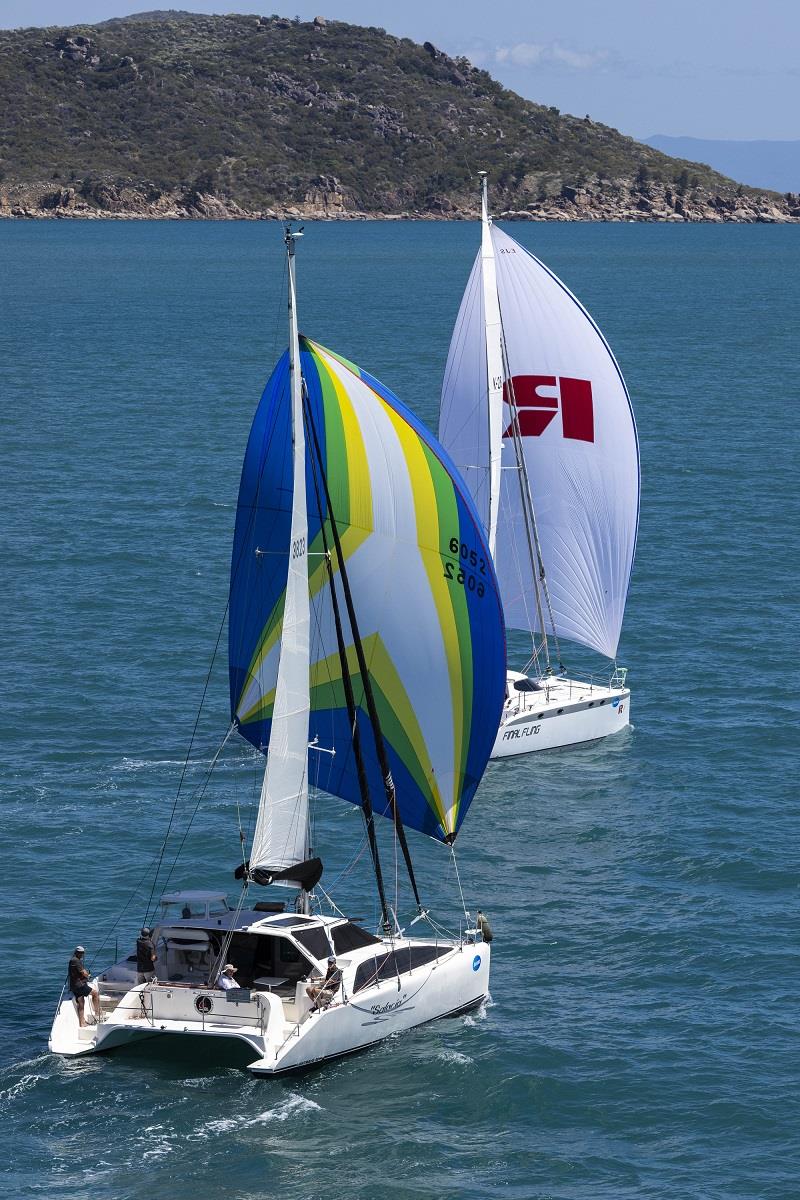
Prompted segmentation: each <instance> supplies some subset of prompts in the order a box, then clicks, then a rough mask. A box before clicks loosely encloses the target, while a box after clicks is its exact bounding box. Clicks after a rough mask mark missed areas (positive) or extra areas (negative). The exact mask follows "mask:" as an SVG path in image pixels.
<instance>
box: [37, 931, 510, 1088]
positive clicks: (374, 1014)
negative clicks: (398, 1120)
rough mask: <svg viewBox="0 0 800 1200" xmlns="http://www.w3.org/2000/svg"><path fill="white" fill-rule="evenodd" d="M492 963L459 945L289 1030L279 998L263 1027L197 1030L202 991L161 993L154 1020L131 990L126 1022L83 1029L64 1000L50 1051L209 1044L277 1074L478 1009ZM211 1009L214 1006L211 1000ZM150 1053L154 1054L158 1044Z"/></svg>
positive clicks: (75, 1053)
mask: <svg viewBox="0 0 800 1200" xmlns="http://www.w3.org/2000/svg"><path fill="white" fill-rule="evenodd" d="M490 958H491V955H490V949H489V946H488V945H487V944H486V943H483V942H479V943H477V944H474V945H469V944H464V945H463V946H460V947H457V948H456V949H455V951H454V952H453V953H452V954H448V955H446V956H445V957H444V958H442V959H439V960H437V961H435V962H433V963H429V964H426V965H425V966H421V967H418V968H416V969H415V970H413V971H410V972H406V973H404V974H403V975H402V976H401V977H400V986H399V987H398V980H397V977H395V978H393V979H390V980H387V981H386V982H384V983H381V984H379V985H378V986H376V987H371V988H368V989H366V990H365V992H364V993H356V995H355V996H354V997H352V999H348V1000H347V1002H346V1003H335V1004H332V1005H331V1006H330V1007H329V1008H327V1009H325V1010H324V1011H321V1012H319V1013H315V1014H312V1015H311V1016H307V1017H306V1018H305V1019H304V1020H303V1021H302V1022H299V1023H298V1024H297V1025H295V1026H294V1027H287V1026H286V1024H285V1022H284V1021H283V1020H282V1019H279V1020H278V1021H274V1020H272V1021H271V1020H270V1010H271V1012H273V1013H274V1012H276V1011H278V1010H279V1009H280V1002H279V1001H278V1000H277V998H275V997H270V996H267V997H263V998H262V999H263V1001H264V1004H265V1007H266V1009H267V1010H268V1011H267V1012H266V1013H265V1015H264V1020H263V1022H262V1023H261V1025H260V1028H259V1027H258V1026H257V1025H256V1024H253V1025H244V1024H239V1025H238V1027H237V1026H231V1025H227V1026H226V1025H225V1024H223V1023H222V1021H220V1022H219V1023H217V1024H215V1023H213V1022H215V1021H217V1019H218V1018H217V1017H216V1016H215V1015H210V1016H209V1017H208V1019H207V1020H206V1021H205V1022H204V1024H203V1025H200V1024H199V1023H198V1020H197V1016H196V1013H195V1014H194V1016H193V1015H192V1007H193V1006H194V1004H195V1000H196V999H197V995H198V993H199V994H205V992H204V990H203V989H195V990H192V991H191V992H190V991H188V990H187V991H184V992H179V991H178V989H175V990H174V991H172V992H170V990H169V989H168V988H164V989H163V992H164V996H163V1001H164V1005H165V1006H164V1007H163V1008H162V1009H161V1010H160V1011H161V1015H156V1016H155V1019H152V1018H150V1019H148V1018H145V1017H144V1016H143V1015H142V1014H139V1013H138V1012H137V1009H138V1008H140V1003H139V994H140V993H141V992H143V990H144V989H143V988H142V987H138V988H135V989H132V991H131V992H130V993H128V995H127V996H126V997H125V998H124V1000H123V1006H125V1007H126V1008H127V1010H128V1015H127V1016H125V1015H121V1014H120V1013H119V1012H117V1013H115V1014H114V1015H113V1016H112V1017H111V1018H110V1019H109V1020H106V1021H101V1023H100V1024H99V1025H89V1026H87V1027H86V1028H85V1029H79V1027H78V1018H77V1012H76V1009H75V1005H74V1003H73V1002H72V1001H71V1000H64V1001H62V1003H61V1004H60V1006H59V1010H58V1012H57V1014H56V1018H55V1021H54V1022H53V1028H52V1031H51V1035H50V1040H49V1048H50V1050H51V1052H52V1053H54V1054H60V1055H64V1056H66V1057H70V1058H73V1057H82V1056H84V1055H88V1054H99V1053H103V1052H105V1051H110V1050H116V1049H120V1048H123V1047H127V1046H132V1045H135V1044H136V1043H142V1042H145V1041H149V1042H151V1043H152V1042H153V1041H154V1040H155V1039H158V1040H159V1041H163V1040H164V1039H167V1040H170V1041H174V1040H175V1039H176V1038H187V1037H189V1038H192V1039H194V1040H196V1039H197V1038H212V1039H214V1042H215V1043H216V1045H217V1046H218V1047H220V1048H221V1047H222V1046H223V1045H224V1043H225V1042H227V1043H228V1044H229V1045H230V1044H231V1043H235V1044H236V1050H237V1054H239V1055H241V1053H242V1052H243V1051H244V1053H245V1057H251V1058H252V1061H250V1062H249V1063H247V1064H246V1065H247V1066H248V1069H249V1070H250V1071H252V1072H253V1073H254V1074H256V1075H279V1074H282V1073H284V1072H289V1071H298V1070H303V1069H306V1068H308V1067H311V1066H315V1065H317V1064H320V1063H323V1062H325V1061H327V1060H328V1059H334V1058H341V1057H343V1056H344V1055H346V1054H352V1053H355V1052H357V1051H359V1050H365V1049H367V1048H368V1047H370V1046H373V1045H375V1044H377V1043H378V1042H381V1041H383V1040H385V1039H386V1038H387V1037H391V1036H393V1035H394V1034H396V1033H402V1032H404V1031H405V1030H408V1029H413V1028H414V1027H416V1026H417V1025H424V1024H426V1023H427V1022H428V1021H434V1020H437V1019H439V1018H442V1017H448V1016H455V1015H456V1014H457V1013H460V1012H465V1011H468V1010H469V1009H471V1008H475V1007H477V1006H478V1005H479V1004H480V1003H481V1002H482V1001H483V1000H484V999H485V998H486V997H487V995H488V993H489V970H490ZM147 998H148V994H147V993H146V992H145V999H147ZM214 1003H215V1004H218V1003H219V1001H218V1000H217V998H216V997H215V998H214ZM176 1004H177V1005H178V1006H179V1009H176V1008H175V1006H176ZM170 1005H171V1006H172V1008H170V1007H169V1006H170ZM173 1010H174V1011H173ZM143 1011H144V1010H143V1009H142V1013H143ZM235 1019H236V1020H237V1021H238V1020H246V1019H247V1018H241V1019H240V1018H238V1017H237V1018H235ZM231 1049H233V1046H231ZM153 1053H157V1049H156V1047H155V1046H153Z"/></svg>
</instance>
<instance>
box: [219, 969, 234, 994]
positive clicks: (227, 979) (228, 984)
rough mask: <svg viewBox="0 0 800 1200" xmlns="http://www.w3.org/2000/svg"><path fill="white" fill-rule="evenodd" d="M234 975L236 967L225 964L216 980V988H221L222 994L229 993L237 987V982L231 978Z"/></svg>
mask: <svg viewBox="0 0 800 1200" xmlns="http://www.w3.org/2000/svg"><path fill="white" fill-rule="evenodd" d="M235 974H236V967H235V966H234V965H233V963H225V966H224V967H223V968H222V971H221V973H220V976H219V979H218V980H217V987H218V988H222V990H223V992H229V991H230V990H231V988H235V987H238V986H239V983H238V980H236V979H234V978H233V977H234V975H235Z"/></svg>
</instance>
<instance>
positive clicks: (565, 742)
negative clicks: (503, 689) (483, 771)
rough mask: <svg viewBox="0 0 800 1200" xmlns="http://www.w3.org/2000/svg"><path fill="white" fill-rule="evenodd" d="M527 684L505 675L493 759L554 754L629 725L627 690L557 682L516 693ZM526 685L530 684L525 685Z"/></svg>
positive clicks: (513, 674) (513, 673)
mask: <svg viewBox="0 0 800 1200" xmlns="http://www.w3.org/2000/svg"><path fill="white" fill-rule="evenodd" d="M523 680H526V677H525V676H524V675H521V674H520V673H519V672H517V671H509V672H508V695H509V697H510V699H509V700H508V701H507V702H506V706H505V708H504V709H503V717H502V720H501V723H500V728H499V730H498V731H497V738H496V740H495V744H494V749H493V750H492V758H493V759H497V758H513V757H515V756H516V755H518V754H530V753H532V752H533V751H535V750H555V749H557V748H558V747H561V746H575V745H578V744H580V743H581V742H594V741H597V740H598V739H600V738H604V737H608V736H609V735H610V734H612V733H618V732H619V730H620V729H624V728H625V727H626V726H627V725H629V724H630V707H631V705H630V697H631V693H630V688H627V687H625V686H624V684H619V685H618V686H615V680H614V678H613V677H612V679H611V681H610V684H609V685H603V684H597V683H594V682H583V681H581V680H577V679H565V678H563V677H560V676H559V677H556V678H553V679H550V680H547V681H543V682H542V686H541V688H540V689H538V690H536V691H517V690H515V685H516V684H518V683H519V682H521V681H523ZM527 682H529V681H527Z"/></svg>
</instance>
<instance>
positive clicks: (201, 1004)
mask: <svg viewBox="0 0 800 1200" xmlns="http://www.w3.org/2000/svg"><path fill="white" fill-rule="evenodd" d="M194 1006H195V1008H196V1009H197V1011H198V1012H199V1013H202V1014H203V1016H205V1015H206V1013H210V1012H211V1010H212V1009H213V1007H214V1002H213V1000H212V999H211V997H210V996H198V997H197V999H196V1000H195V1002H194Z"/></svg>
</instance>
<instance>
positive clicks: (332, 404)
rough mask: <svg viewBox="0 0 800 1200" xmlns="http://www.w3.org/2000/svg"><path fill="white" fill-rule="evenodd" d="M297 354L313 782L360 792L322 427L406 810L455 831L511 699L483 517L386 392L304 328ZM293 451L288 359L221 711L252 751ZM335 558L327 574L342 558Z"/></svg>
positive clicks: (247, 538)
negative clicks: (338, 629)
mask: <svg viewBox="0 0 800 1200" xmlns="http://www.w3.org/2000/svg"><path fill="white" fill-rule="evenodd" d="M300 362H301V369H302V378H303V383H304V388H305V396H306V402H307V416H310V422H309V421H307V422H306V431H305V441H306V447H305V451H306V453H305V461H306V480H305V491H306V497H307V504H308V543H307V552H308V588H309V594H310V598H311V621H310V627H311V633H310V641H311V650H310V685H311V688H310V698H311V713H310V719H309V741H310V743H311V744H312V749H311V751H310V754H309V767H308V771H309V778H310V781H311V782H312V783H315V784H317V785H318V786H319V787H320V788H321V789H323V790H325V791H327V792H330V793H333V794H334V795H337V796H340V797H342V798H343V799H345V800H348V801H350V802H352V803H354V804H360V803H361V796H360V792H359V785H358V779H357V775H356V766H355V762H354V757H353V753H352V750H351V735H350V729H349V725H348V719H347V710H346V706H345V699H344V694H343V686H342V670H341V660H340V656H339V654H338V652H337V642H336V637H335V632H334V623H333V613H332V605H331V601H330V584H329V579H328V572H327V567H326V562H325V559H324V551H323V536H322V521H323V520H324V521H325V527H326V532H327V540H328V545H329V546H330V545H332V538H331V536H330V534H331V530H330V521H329V520H328V508H327V503H326V499H325V489H324V486H323V480H322V478H321V472H320V470H319V468H318V464H317V463H316V462H315V455H314V440H315V438H316V440H317V442H318V443H319V448H320V453H321V458H322V470H323V472H324V476H325V480H326V481H327V486H328V489H329V494H330V501H331V506H332V509H333V515H334V518H335V521H336V524H337V527H338V531H339V534H340V537H341V544H342V553H343V557H344V559H345V563H346V571H347V576H348V579H349V584H350V588H351V590H352V594H353V597H354V602H355V610H356V619H357V622H358V629H359V633H360V638H361V642H362V644H363V647H364V651H365V655H366V660H367V667H368V671H369V675H370V678H371V681H372V686H373V690H374V694H375V699H376V703H377V708H378V714H379V717H380V724H381V728H382V731H383V736H384V740H385V744H386V747H387V751H388V758H389V763H390V766H391V771H392V775H393V778H394V783H395V786H396V796H397V804H398V808H399V812H400V816H401V818H402V820H403V822H404V823H405V825H406V826H409V827H411V828H413V829H417V830H420V831H422V832H424V833H426V834H429V835H430V836H432V837H434V838H438V839H440V840H442V841H445V840H452V838H453V837H454V836H455V834H456V833H457V831H458V829H459V826H460V825H461V822H462V821H463V819H464V816H465V815H466V811H467V808H468V807H469V803H470V801H471V800H472V797H473V795H474V792H475V789H476V787H477V785H478V782H479V780H480V778H481V775H482V774H483V771H484V768H485V766H486V763H487V761H488V758H489V755H490V753H491V750H492V745H493V741H494V736H495V733H496V730H497V726H498V722H499V719H500V713H501V710H502V705H503V695H504V684H505V635H504V625H503V619H502V611H501V604H500V598H499V594H498V587H497V580H496V577H495V574H494V569H493V566H492V561H491V556H490V555H489V552H488V547H487V544H486V540H485V537H484V534H483V531H482V528H481V522H480V519H479V517H478V514H477V512H476V511H475V507H474V504H473V502H472V500H471V498H470V497H469V495H468V494H467V493H466V492H465V491H464V490H463V485H462V484H461V483H460V481H459V480H458V474H457V472H456V470H455V469H454V467H453V465H452V463H451V462H450V460H449V459H448V457H447V455H446V453H445V452H444V451H443V450H442V448H441V446H439V444H438V443H437V442H436V440H435V439H434V438H433V437H432V436H431V435H430V434H429V433H428V432H427V431H426V430H425V429H424V427H423V426H422V425H421V424H420V422H419V421H418V420H417V419H416V418H415V417H414V416H413V415H412V413H411V412H410V411H409V410H408V409H407V408H406V407H405V406H404V405H403V404H401V403H400V401H399V400H398V399H397V398H396V397H395V396H394V395H392V393H391V392H390V391H388V389H386V388H385V387H384V386H383V385H382V384H380V383H379V382H378V381H377V380H376V379H374V378H372V377H371V376H370V375H368V374H366V372H364V371H361V370H360V369H359V368H358V367H356V366H354V365H353V364H352V363H349V362H347V361H346V360H345V359H342V358H340V357H339V356H338V355H336V354H334V353H333V352H332V351H330V350H326V349H325V348H324V347H322V346H320V345H318V344H316V343H315V342H312V341H309V340H308V339H306V338H301V339H300ZM292 461H293V460H292V442H291V403H290V372H289V358H288V355H284V356H283V358H282V359H281V360H280V362H279V363H278V365H277V366H276V368H275V371H274V372H273V375H272V377H271V379H270V380H269V382H268V384H267V386H266V389H265V391H264V394H263V396H262V398H261V402H260V404H259V407H258V410H257V412H256V415H255V419H254V421H253V426H252V429H251V432H250V438H249V441H248V446H247V452H246V455H245V460H244V467H243V470H242V479H241V485H240V491H239V501H238V507H237V515H236V529H235V535H234V545H233V557H232V564H231V589H230V616H229V665H230V693H231V712H232V716H233V719H234V720H235V721H236V722H237V724H238V728H239V731H240V733H241V734H242V735H243V736H244V737H245V738H247V740H248V741H250V742H251V743H252V744H253V745H254V746H256V747H258V748H259V749H261V750H265V749H266V748H267V746H268V745H269V742H270V736H271V730H272V725H273V708H274V703H275V689H276V682H277V675H278V664H279V659H280V646H281V638H282V631H283V626H284V605H285V601H286V585H287V569H288V563H289V562H290V561H291V559H290V556H291V554H292V553H297V552H298V551H300V550H301V548H300V547H299V546H294V547H293V546H292V535H291V522H292V497H293V486H292V483H293V468H292ZM304 549H305V548H303V550H304ZM333 567H334V573H335V574H337V573H338V564H337V563H336V560H335V555H334V559H333ZM345 620H346V617H345ZM345 638H346V641H347V662H348V666H349V671H350V674H351V676H352V679H353V685H354V690H355V693H356V697H355V698H356V703H357V705H358V706H359V708H358V720H359V726H360V727H362V726H363V732H362V741H363V745H364V752H365V760H366V767H367V773H368V777H369V782H370V788H371V791H372V798H373V805H374V807H375V811H376V812H382V813H384V815H387V816H388V815H390V814H389V812H388V811H387V809H386V807H385V804H386V802H385V798H384V782H383V776H382V774H381V771H380V767H379V763H378V760H377V757H376V752H375V748H374V740H373V738H372V736H371V734H370V730H369V725H368V722H367V719H366V714H365V711H364V697H363V685H362V681H361V679H360V676H359V671H358V663H357V660H356V655H355V651H354V646H353V636H352V631H351V629H350V628H349V625H348V626H347V628H346V629H345ZM315 745H316V747H318V749H317V750H315V749H314V748H313V747H314V746H315ZM331 749H333V750H335V751H336V753H335V754H329V753H325V752H324V751H325V750H331Z"/></svg>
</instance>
